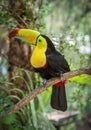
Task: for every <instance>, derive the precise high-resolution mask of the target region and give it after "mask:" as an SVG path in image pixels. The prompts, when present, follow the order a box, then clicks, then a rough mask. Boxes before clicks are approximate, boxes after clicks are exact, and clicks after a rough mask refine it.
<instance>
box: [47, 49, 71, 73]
mask: <svg viewBox="0 0 91 130" xmlns="http://www.w3.org/2000/svg"><path fill="white" fill-rule="evenodd" d="M47 61H48V63H49V65H50V66H51V68H53V69H55V71H57V72H63V73H65V72H68V71H70V68H69V65H68V63H67V61H66V59H65V58H64V56H63V55H61V54H60V53H59V52H57V51H56V52H55V53H51V54H47Z"/></svg>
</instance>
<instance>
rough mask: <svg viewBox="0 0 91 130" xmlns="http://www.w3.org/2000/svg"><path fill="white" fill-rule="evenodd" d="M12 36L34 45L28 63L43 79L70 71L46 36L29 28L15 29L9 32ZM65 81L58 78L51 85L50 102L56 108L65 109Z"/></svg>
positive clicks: (64, 60)
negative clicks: (58, 80) (57, 80)
mask: <svg viewBox="0 0 91 130" xmlns="http://www.w3.org/2000/svg"><path fill="white" fill-rule="evenodd" d="M12 37H15V38H18V39H20V40H22V41H24V42H26V43H28V44H29V45H34V46H35V47H34V50H33V52H32V55H31V57H30V63H31V65H32V67H33V69H34V71H35V72H38V73H39V74H40V76H41V77H42V78H43V79H46V80H49V79H51V78H53V77H59V76H61V75H62V74H63V73H65V72H69V71H70V68H69V65H68V62H67V61H66V59H65V58H64V56H63V55H62V54H60V53H59V52H58V51H57V50H56V48H55V46H54V44H53V42H52V41H51V40H50V39H49V38H48V37H47V36H45V35H43V34H41V33H40V32H38V31H35V30H31V29H15V30H13V31H11V32H10V33H9V38H12ZM65 83H66V81H61V80H60V82H58V83H56V84H55V85H53V87H52V94H51V101H50V104H51V106H52V108H54V109H56V110H61V111H66V109H67V100H66V92H65Z"/></svg>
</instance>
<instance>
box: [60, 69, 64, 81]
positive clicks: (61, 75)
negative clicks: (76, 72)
mask: <svg viewBox="0 0 91 130" xmlns="http://www.w3.org/2000/svg"><path fill="white" fill-rule="evenodd" d="M62 77H63V73H62V71H60V80H62Z"/></svg>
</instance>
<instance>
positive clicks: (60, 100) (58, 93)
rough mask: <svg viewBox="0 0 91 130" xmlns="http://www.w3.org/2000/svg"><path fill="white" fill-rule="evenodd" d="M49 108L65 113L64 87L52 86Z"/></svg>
mask: <svg viewBox="0 0 91 130" xmlns="http://www.w3.org/2000/svg"><path fill="white" fill-rule="evenodd" d="M51 106H52V107H53V108H54V109H57V110H61V111H66V109H67V100H66V93H65V86H59V87H57V86H55V85H54V86H53V88H52V95H51Z"/></svg>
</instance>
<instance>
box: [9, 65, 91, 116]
mask: <svg viewBox="0 0 91 130" xmlns="http://www.w3.org/2000/svg"><path fill="white" fill-rule="evenodd" d="M81 74H88V75H91V66H88V67H84V68H80V69H78V70H73V71H70V72H68V73H64V74H63V76H62V78H61V80H68V79H69V78H72V77H75V76H78V75H81ZM59 81H60V78H58V77H55V78H52V79H50V80H48V81H47V82H46V84H45V85H43V86H40V87H39V88H36V89H35V90H34V91H32V92H31V93H29V94H28V95H27V96H26V97H24V98H23V99H21V101H19V102H18V103H17V104H15V105H14V106H13V107H12V108H11V109H10V110H9V111H8V114H11V113H12V112H16V111H18V110H20V109H21V108H22V107H24V106H25V105H26V104H27V103H28V102H30V101H31V100H32V99H34V98H35V97H36V96H37V95H38V94H40V93H42V92H43V91H45V90H46V89H47V88H48V87H50V86H52V85H54V84H55V83H57V82H59Z"/></svg>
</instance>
